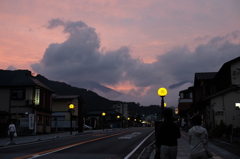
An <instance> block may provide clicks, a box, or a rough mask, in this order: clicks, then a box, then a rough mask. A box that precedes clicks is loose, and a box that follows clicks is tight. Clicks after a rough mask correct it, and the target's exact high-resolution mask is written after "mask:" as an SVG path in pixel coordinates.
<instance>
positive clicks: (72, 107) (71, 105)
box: [68, 104, 75, 135]
mask: <svg viewBox="0 0 240 159" xmlns="http://www.w3.org/2000/svg"><path fill="white" fill-rule="evenodd" d="M68 108H69V109H68V112H69V113H70V135H72V114H73V113H74V111H75V110H74V104H69V105H68Z"/></svg>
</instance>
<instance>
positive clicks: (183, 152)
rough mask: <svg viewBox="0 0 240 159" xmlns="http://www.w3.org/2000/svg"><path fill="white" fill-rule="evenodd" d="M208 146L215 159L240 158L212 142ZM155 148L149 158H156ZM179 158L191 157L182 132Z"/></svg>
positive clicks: (179, 142)
mask: <svg viewBox="0 0 240 159" xmlns="http://www.w3.org/2000/svg"><path fill="white" fill-rule="evenodd" d="M208 147H209V148H210V150H211V151H212V153H213V158H214V159H240V157H238V156H236V155H234V154H232V153H230V152H228V151H226V150H223V149H221V148H219V147H217V146H215V145H213V144H211V143H208ZM154 155H155V149H154V150H153V152H152V153H151V155H150V158H149V159H154ZM177 159H190V146H189V144H188V140H187V135H186V134H185V133H184V132H182V137H181V138H180V139H178V154H177Z"/></svg>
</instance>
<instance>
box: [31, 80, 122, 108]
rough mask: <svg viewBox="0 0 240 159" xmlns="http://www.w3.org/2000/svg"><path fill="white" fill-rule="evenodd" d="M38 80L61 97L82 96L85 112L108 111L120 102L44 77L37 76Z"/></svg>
mask: <svg viewBox="0 0 240 159" xmlns="http://www.w3.org/2000/svg"><path fill="white" fill-rule="evenodd" d="M36 78H37V79H38V80H39V81H40V82H42V83H43V84H45V85H46V86H48V87H49V88H50V89H52V90H53V91H55V93H56V94H59V95H81V97H82V98H83V99H84V101H85V104H84V110H83V111H85V112H88V111H91V110H106V109H112V107H113V104H115V103H119V102H120V101H112V100H109V99H106V98H104V97H101V96H99V95H98V94H97V93H95V92H93V91H91V90H87V89H84V88H77V87H73V86H71V85H69V84H66V83H64V82H59V81H51V80H48V79H47V78H45V77H44V76H42V75H37V76H36Z"/></svg>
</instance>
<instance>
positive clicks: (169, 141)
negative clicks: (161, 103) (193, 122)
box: [156, 108, 181, 159]
mask: <svg viewBox="0 0 240 159" xmlns="http://www.w3.org/2000/svg"><path fill="white" fill-rule="evenodd" d="M163 117H164V121H163V123H161V124H160V125H159V127H158V132H157V136H156V147H157V149H156V151H160V156H161V159H176V158H177V145H178V141H177V139H178V138H180V137H181V133H180V129H179V127H178V125H177V124H176V123H175V122H173V120H172V117H173V111H172V110H171V109H169V108H166V109H165V110H164V112H163Z"/></svg>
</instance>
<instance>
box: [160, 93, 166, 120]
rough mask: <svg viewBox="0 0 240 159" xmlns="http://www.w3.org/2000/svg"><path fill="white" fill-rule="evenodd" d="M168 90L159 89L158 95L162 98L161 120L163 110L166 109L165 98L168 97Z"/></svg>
mask: <svg viewBox="0 0 240 159" xmlns="http://www.w3.org/2000/svg"><path fill="white" fill-rule="evenodd" d="M167 93H168V92H167V89H166V88H159V89H158V95H159V96H160V97H161V98H162V100H161V113H160V120H162V116H163V109H164V99H163V98H164V97H165V96H166V95H167Z"/></svg>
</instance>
